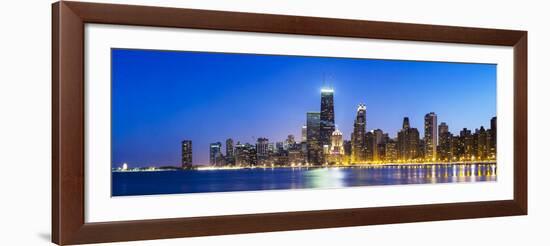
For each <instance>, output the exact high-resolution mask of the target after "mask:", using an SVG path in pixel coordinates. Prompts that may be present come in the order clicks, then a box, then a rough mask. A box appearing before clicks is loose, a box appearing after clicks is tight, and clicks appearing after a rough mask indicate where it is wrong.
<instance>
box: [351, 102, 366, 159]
mask: <svg viewBox="0 0 550 246" xmlns="http://www.w3.org/2000/svg"><path fill="white" fill-rule="evenodd" d="M366 131H367V106H365V104H359V106H358V107H357V114H356V116H355V121H354V123H353V133H352V134H351V158H352V163H361V162H365V161H366V160H367V158H366V146H367V143H366Z"/></svg>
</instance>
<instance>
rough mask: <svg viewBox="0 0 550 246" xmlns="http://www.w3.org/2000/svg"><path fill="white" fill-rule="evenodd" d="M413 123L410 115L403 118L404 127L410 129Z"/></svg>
mask: <svg viewBox="0 0 550 246" xmlns="http://www.w3.org/2000/svg"><path fill="white" fill-rule="evenodd" d="M410 127H411V124H410V123H409V117H405V118H403V129H409V128H410Z"/></svg>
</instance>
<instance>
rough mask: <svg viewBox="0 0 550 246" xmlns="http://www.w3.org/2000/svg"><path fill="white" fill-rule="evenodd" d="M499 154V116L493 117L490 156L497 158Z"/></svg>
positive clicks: (490, 133)
mask: <svg viewBox="0 0 550 246" xmlns="http://www.w3.org/2000/svg"><path fill="white" fill-rule="evenodd" d="M496 156H497V117H493V118H492V119H491V129H489V157H490V158H491V159H495V158H496Z"/></svg>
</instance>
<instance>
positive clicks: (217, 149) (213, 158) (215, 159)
mask: <svg viewBox="0 0 550 246" xmlns="http://www.w3.org/2000/svg"><path fill="white" fill-rule="evenodd" d="M224 164H225V163H224V161H223V155H222V143H220V142H216V143H211V144H210V165H212V166H221V165H224Z"/></svg>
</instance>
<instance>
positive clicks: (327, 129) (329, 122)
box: [319, 88, 335, 162]
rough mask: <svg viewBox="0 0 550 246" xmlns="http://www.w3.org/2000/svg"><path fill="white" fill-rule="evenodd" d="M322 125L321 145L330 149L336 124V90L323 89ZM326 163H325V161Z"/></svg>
mask: <svg viewBox="0 0 550 246" xmlns="http://www.w3.org/2000/svg"><path fill="white" fill-rule="evenodd" d="M320 120H321V122H320V123H321V125H320V139H319V140H320V141H319V142H320V144H321V147H322V148H323V149H324V148H329V147H330V145H331V136H332V133H333V132H334V130H335V124H334V90H333V89H332V88H323V89H321V119H320ZM323 162H324V161H323Z"/></svg>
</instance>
